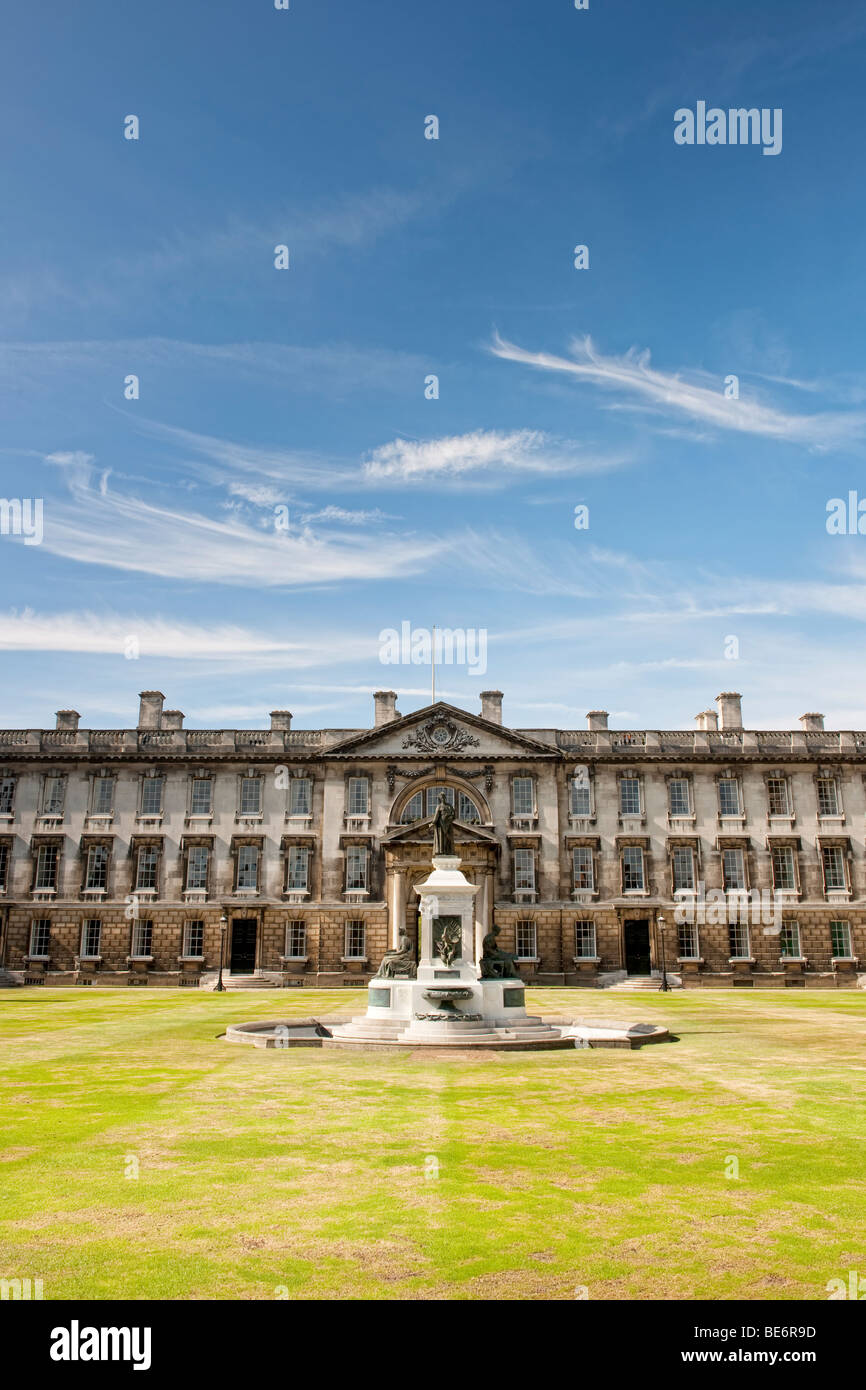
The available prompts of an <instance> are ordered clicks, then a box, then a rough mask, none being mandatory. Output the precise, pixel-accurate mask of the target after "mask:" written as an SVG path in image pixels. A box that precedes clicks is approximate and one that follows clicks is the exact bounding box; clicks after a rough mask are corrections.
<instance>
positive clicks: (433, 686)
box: [430, 623, 436, 705]
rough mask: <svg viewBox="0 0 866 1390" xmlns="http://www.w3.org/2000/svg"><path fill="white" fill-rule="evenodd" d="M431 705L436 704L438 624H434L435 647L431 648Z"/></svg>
mask: <svg viewBox="0 0 866 1390" xmlns="http://www.w3.org/2000/svg"><path fill="white" fill-rule="evenodd" d="M430 663H431V673H430V703H431V705H435V703H436V624H435V623H434V624H433V645H432V646H431V648H430Z"/></svg>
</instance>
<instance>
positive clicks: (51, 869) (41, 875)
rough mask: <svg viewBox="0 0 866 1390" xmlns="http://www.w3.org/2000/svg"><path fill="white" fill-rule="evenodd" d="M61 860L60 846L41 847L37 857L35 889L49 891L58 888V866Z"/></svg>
mask: <svg viewBox="0 0 866 1390" xmlns="http://www.w3.org/2000/svg"><path fill="white" fill-rule="evenodd" d="M59 859H60V847H59V845H40V846H39V850H38V853H37V855H36V880H35V883H34V885H33V886H34V887H35V888H40V889H42V890H47V889H50V888H56V887H57V865H58V862H59Z"/></svg>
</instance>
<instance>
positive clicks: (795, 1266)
mask: <svg viewBox="0 0 866 1390" xmlns="http://www.w3.org/2000/svg"><path fill="white" fill-rule="evenodd" d="M362 1001H363V995H362V994H361V993H355V992H354V991H353V992H352V993H351V994H350V993H349V992H348V991H345V992H343V993H340V994H339V995H338V994H325V993H323V992H319V991H312V990H310V991H304V992H303V993H301V991H298V992H297V993H294V992H291V991H282V992H279V993H271V992H249V993H244V994H237V993H232V994H224V995H216V994H210V993H208V994H197V993H192V992H185V991H182V990H176V991H169V990H165V991H156V990H154V991H150V992H144V991H141V992H137V991H132V990H129V991H120V990H117V991H114V990H104V991H96V990H94V991H93V992H92V993H91V992H86V993H85V992H84V991H83V990H78V989H62V990H61V989H55V990H51V989H28V990H17V991H13V990H8V991H6V990H4V991H3V992H2V993H0V1105H2V1130H0V1132H2V1136H3V1138H2V1145H3V1151H2V1160H3V1167H2V1170H0V1172H2V1185H0V1193H2V1203H0V1251H2V1254H0V1266H2V1267H0V1277H5V1278H14V1277H16V1276H17V1277H22V1278H23V1277H27V1276H30V1277H32V1278H42V1280H43V1281H44V1294H45V1298H46V1299H51V1298H184V1299H188V1298H274V1297H279V1296H282V1297H285V1296H289V1297H313V1298H407V1297H420V1298H437V1299H442V1298H506V1299H510V1298H513V1299H519V1298H559V1299H573V1298H574V1297H575V1296H576V1289H578V1287H580V1286H585V1287H586V1289H587V1290H588V1296H589V1297H590V1298H591V1299H599V1298H617V1299H627V1298H674V1299H690V1298H749V1297H757V1298H767V1299H789V1298H812V1299H826V1297H827V1293H826V1290H825V1285H826V1283H827V1281H828V1279H831V1278H834V1277H836V1276H840V1275H841V1276H842V1277H847V1272H848V1271H849V1270H851V1269H856V1270H859V1271H860V1273H861V1274H866V1230H864V1226H866V1219H864V1209H866V1201H864V1196H866V1163H864V1150H863V1142H864V1141H863V1134H864V1104H863V1101H864V1093H866V1046H864V1042H866V995H864V994H863V993H862V992H852V993H833V994H808V995H806V994H800V993H794V992H791V991H788V992H786V993H784V994H782V993H780V994H775V993H769V992H767V993H761V992H754V993H752V992H749V993H748V994H744V993H740V992H732V991H721V990H720V991H707V992H703V993H700V992H689V993H685V994H683V993H678V994H671V995H666V996H662V995H654V994H650V995H636V994H631V995H622V994H620V995H611V994H602V993H601V992H595V991H577V990H538V991H535V992H532V991H530V1001H531V1005H530V1006H531V1009H532V1010H534V1011H538V1012H544V1013H545V1014H548V1015H553V1014H555V1013H557V1012H558V1011H561V1012H562V1014H563V1015H564V1016H566V1017H585V1018H592V1017H595V1018H618V1019H628V1020H631V1021H634V1022H636V1021H639V1020H644V1019H646V1020H650V1021H659V1022H662V1023H664V1024H666V1025H667V1026H668V1027H669V1028H670V1029H671V1030H672V1031H673V1032H674V1033H675V1034H676V1036H677V1038H678V1041H676V1042H672V1043H668V1044H658V1045H655V1046H650V1047H646V1048H644V1049H643V1050H641V1051H635V1052H627V1051H574V1052H540V1053H526V1054H524V1055H519V1054H518V1055H515V1054H513V1053H512V1054H502V1053H500V1054H485V1055H484V1056H478V1057H469V1056H467V1055H466V1054H463V1055H462V1056H459V1057H450V1056H449V1057H447V1058H441V1057H439V1056H436V1057H426V1058H425V1057H422V1056H418V1055H414V1056H413V1055H411V1054H410V1053H408V1052H406V1053H402V1054H400V1055H398V1056H382V1055H381V1054H370V1053H368V1054H364V1055H357V1054H353V1053H347V1052H330V1053H328V1052H322V1051H319V1050H313V1049H310V1050H307V1049H294V1050H291V1051H287V1052H278V1051H264V1050H259V1049H256V1048H251V1047H245V1046H238V1045H232V1044H227V1043H225V1042H222V1041H218V1034H219V1033H220V1032H221V1031H222V1029H223V1028H224V1027H225V1025H226V1024H227V1023H229V1022H239V1021H241V1020H243V1019H254V1018H275V1017H290V1016H294V1017H303V1016H308V1015H309V1014H310V1013H314V1014H317V1015H319V1016H327V1015H330V1016H332V1017H333V1016H335V1014H336V1013H337V1012H342V1013H345V1014H350V1013H357V1012H359V1011H360V1010H361V1009H362V1008H363V1003H362ZM730 1159H736V1160H737V1162H738V1164H739V1177H738V1178H736V1179H733V1178H731V1177H730V1176H728V1175H727V1172H729V1171H730V1170H731V1168H732V1164H731V1162H730ZM132 1160H136V1161H137V1165H138V1177H137V1179H136V1178H130V1177H128V1176H126V1173H127V1171H129V1170H131V1169H132V1168H133V1167H134V1163H133V1162H132ZM437 1166H438V1176H435V1169H436V1167H437ZM726 1170H727V1172H726Z"/></svg>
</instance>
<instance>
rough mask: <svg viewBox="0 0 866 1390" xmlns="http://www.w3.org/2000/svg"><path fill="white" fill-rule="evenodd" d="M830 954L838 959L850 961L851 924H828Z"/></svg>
mask: <svg viewBox="0 0 866 1390" xmlns="http://www.w3.org/2000/svg"><path fill="white" fill-rule="evenodd" d="M830 953H831V955H832V956H833V957H834V958H836V959H837V960H838V959H840V958H841V959H842V960H850V959H851V956H852V954H853V953H852V951H851V923H850V922H831V923H830Z"/></svg>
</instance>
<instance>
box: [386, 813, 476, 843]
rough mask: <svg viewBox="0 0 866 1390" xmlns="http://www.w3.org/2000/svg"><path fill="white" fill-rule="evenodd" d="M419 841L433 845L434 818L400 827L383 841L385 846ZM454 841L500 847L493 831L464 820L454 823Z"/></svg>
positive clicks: (429, 817)
mask: <svg viewBox="0 0 866 1390" xmlns="http://www.w3.org/2000/svg"><path fill="white" fill-rule="evenodd" d="M418 841H420V842H422V843H431V844H432V841H433V817H432V816H425V818H424V819H423V820H416V821H412V822H411V823H410V824H409V825H400V826H398V827H397V828H396V830H389V831H388V833H387V834H386V835H383V836H382V839H381V843H382V844H383V845H397V844H406V843H408V842H415V843H417V842H418ZM454 841H455V843H456V844H467V843H470V842H472V841H477V842H478V843H481V844H486V845H498V843H499V841H498V840H497V838H496V835H495V834H494V832H493V831H492V830H485V829H484V827H483V826H480V825H468V824H467V823H466V822H465V821H462V820H455V821H454Z"/></svg>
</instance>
